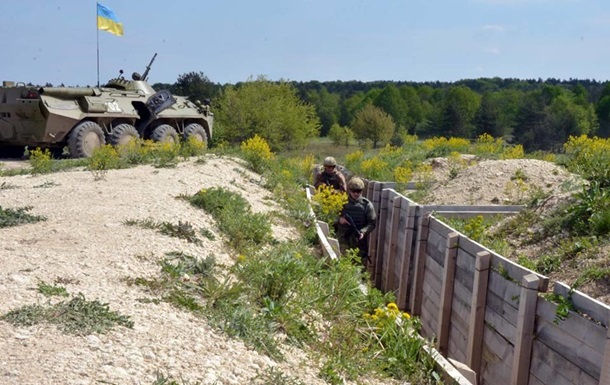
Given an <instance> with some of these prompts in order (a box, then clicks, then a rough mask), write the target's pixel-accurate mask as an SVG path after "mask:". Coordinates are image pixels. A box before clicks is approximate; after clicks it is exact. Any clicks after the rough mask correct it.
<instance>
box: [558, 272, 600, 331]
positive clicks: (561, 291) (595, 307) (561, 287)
mask: <svg viewBox="0 0 610 385" xmlns="http://www.w3.org/2000/svg"><path fill="white" fill-rule="evenodd" d="M553 293H555V294H558V295H561V296H563V297H565V298H569V299H570V301H571V302H572V304H573V305H574V308H575V309H576V310H577V311H578V312H580V313H583V314H586V315H587V316H588V317H591V318H592V319H594V320H595V321H597V322H600V323H601V324H602V325H605V326H609V325H610V306H608V305H606V304H605V303H602V302H600V301H598V300H596V299H595V298H591V297H589V296H588V295H586V294H585V293H582V292H580V291H578V290H574V291H572V290H571V289H570V287H569V286H568V285H566V284H564V283H561V282H555V283H554V285H553Z"/></svg>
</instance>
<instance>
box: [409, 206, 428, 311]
mask: <svg viewBox="0 0 610 385" xmlns="http://www.w3.org/2000/svg"><path fill="white" fill-rule="evenodd" d="M429 222H430V216H429V215H422V216H421V217H420V219H419V222H418V225H417V227H418V230H419V231H418V234H417V241H416V247H417V249H416V253H415V266H414V270H413V291H412V292H411V301H410V304H411V309H410V311H411V314H413V315H419V312H420V309H421V291H422V285H423V282H422V281H423V278H424V267H425V265H426V247H427V244H428V242H427V239H428V223H429Z"/></svg>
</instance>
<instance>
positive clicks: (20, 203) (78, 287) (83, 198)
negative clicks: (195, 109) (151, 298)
mask: <svg viewBox="0 0 610 385" xmlns="http://www.w3.org/2000/svg"><path fill="white" fill-rule="evenodd" d="M0 165H1V166H2V167H4V168H13V167H23V165H24V163H23V162H15V161H11V162H0ZM259 182H260V176H259V175H257V174H254V173H251V172H249V171H247V170H246V169H244V168H243V167H242V166H241V165H240V164H239V163H237V162H236V161H233V160H230V159H227V158H218V157H215V156H213V155H210V156H208V157H207V158H206V162H205V164H200V163H196V162H194V161H190V162H185V163H181V164H179V165H178V166H177V167H176V168H161V169H156V168H153V167H151V166H139V167H136V168H131V169H126V170H110V171H109V172H108V173H107V174H106V176H105V179H103V180H97V181H96V180H94V176H93V174H91V173H90V172H88V171H82V170H80V171H78V170H77V171H67V172H59V173H53V174H48V175H37V176H32V175H24V176H13V177H0V186H1V187H0V206H1V207H2V208H4V209H7V208H14V209H16V208H20V207H24V206H31V207H32V209H31V210H30V211H29V213H30V214H31V215H43V216H45V217H47V220H46V221H43V222H38V223H33V224H26V225H21V226H16V227H9V228H1V229H0V263H1V265H2V270H1V272H0V314H5V313H7V312H8V311H10V310H13V309H16V308H19V307H21V306H24V305H33V304H41V305H43V304H46V303H47V302H48V299H47V298H46V297H44V296H42V295H41V294H40V293H38V291H37V290H36V288H37V286H38V284H39V283H40V282H42V281H44V282H46V283H49V284H53V283H55V282H62V284H61V285H62V286H64V287H65V288H66V289H67V290H68V292H70V293H72V294H76V293H82V294H83V295H84V296H85V298H86V299H87V300H98V301H100V302H102V303H107V304H109V307H110V310H113V311H116V312H118V313H120V314H122V315H128V316H129V317H131V320H132V321H134V324H135V326H134V328H133V329H127V328H124V327H117V328H115V329H113V330H112V331H110V332H109V333H107V334H92V335H89V336H85V337H75V336H71V335H65V334H63V333H62V332H60V331H59V330H57V329H56V328H55V327H54V326H49V325H46V324H43V325H35V326H32V327H14V326H12V325H11V324H9V323H7V322H0V383H1V384H19V385H30V384H31V385H40V384H62V385H63V384H74V385H76V384H78V385H89V384H91V385H93V384H100V383H104V384H138V385H144V384H152V383H153V382H154V381H155V379H156V378H157V377H156V373H157V372H161V373H163V375H165V376H169V377H171V378H173V379H175V380H177V381H180V383H181V384H182V383H183V382H182V381H184V383H185V384H187V383H188V384H194V383H195V382H199V383H201V384H217V385H222V384H245V383H248V382H249V381H250V379H252V378H253V377H254V376H256V375H257V373H259V372H262V371H264V370H265V369H267V368H270V367H276V368H277V369H279V370H281V371H282V372H284V373H285V374H286V375H289V376H292V377H295V378H298V379H300V380H301V381H302V382H303V383H306V384H323V383H324V382H323V381H321V380H320V379H318V378H316V374H317V373H318V370H317V368H316V367H315V365H314V364H313V363H312V362H311V361H310V360H309V359H308V358H307V356H306V355H305V354H304V353H303V352H301V351H298V350H294V349H293V350H290V349H288V348H287V347H285V350H286V352H287V354H286V356H287V360H286V361H285V362H275V361H273V360H271V359H270V358H268V357H266V356H263V355H260V354H258V353H257V352H255V351H252V350H251V349H248V348H247V347H246V346H244V344H243V343H241V342H240V341H239V340H235V339H230V338H227V337H226V336H225V335H223V334H222V333H220V332H219V331H216V330H213V329H212V328H211V327H210V326H208V324H207V323H206V321H205V320H203V319H201V318H197V317H195V316H193V315H191V314H190V313H188V312H185V311H179V310H176V309H175V308H172V307H171V306H170V305H168V304H166V303H159V304H154V303H143V302H142V301H141V299H142V298H145V297H146V294H145V293H144V292H143V291H142V290H140V289H138V287H136V286H129V285H127V283H126V279H127V278H136V277H153V276H157V275H158V274H159V266H158V261H159V260H160V259H161V258H163V257H164V255H165V253H166V252H171V251H182V252H184V253H187V254H189V255H194V256H199V257H202V258H204V257H206V256H208V255H213V256H214V257H215V258H216V260H217V262H218V263H220V264H226V265H230V264H232V263H233V262H232V261H233V259H232V256H230V255H229V254H227V252H226V248H225V247H224V246H223V241H222V238H221V236H220V235H219V234H218V233H217V229H216V228H215V226H214V222H213V220H212V218H211V217H210V216H209V215H208V214H207V213H205V212H204V211H203V210H200V209H196V208H193V207H192V206H190V205H189V204H188V203H187V202H185V201H183V200H180V199H176V197H177V196H179V195H181V194H187V195H192V194H194V193H196V192H197V191H199V190H200V189H202V188H210V187H214V186H222V187H224V188H226V189H229V190H232V191H235V192H238V193H240V194H241V195H242V196H244V197H245V198H246V199H247V200H248V201H249V202H250V204H251V206H252V209H253V211H254V212H269V211H270V210H280V208H279V207H277V205H276V204H274V203H273V201H272V200H270V199H269V198H270V193H269V192H268V191H267V190H265V189H263V188H262V187H261V186H260V183H259ZM148 218H150V219H153V220H154V221H156V222H170V223H172V224H177V223H178V222H179V221H182V222H189V223H191V224H192V225H193V227H195V228H196V229H204V228H205V229H208V230H210V231H211V232H213V233H215V234H216V237H215V240H208V239H205V241H204V244H203V245H200V246H198V245H195V244H193V243H188V242H186V241H185V240H182V239H178V238H173V237H168V236H164V235H162V234H160V233H158V232H157V231H155V230H150V229H143V228H140V227H139V226H126V225H125V224H123V222H124V221H125V220H130V219H131V220H145V219H148ZM273 230H274V234H275V237H276V238H277V239H278V240H289V239H291V237H293V234H294V231H292V229H290V228H288V227H286V226H285V225H284V224H276V225H274V228H273Z"/></svg>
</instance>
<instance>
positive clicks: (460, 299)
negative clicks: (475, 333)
mask: <svg viewBox="0 0 610 385" xmlns="http://www.w3.org/2000/svg"><path fill="white" fill-rule="evenodd" d="M471 304H472V292H471V291H469V290H467V289H466V288H465V287H464V286H462V285H461V284H460V283H459V282H456V283H455V286H454V288H453V304H452V305H451V309H452V311H453V315H452V316H451V323H454V322H458V325H464V328H463V330H462V332H463V333H464V334H465V335H468V323H469V322H470V306H471Z"/></svg>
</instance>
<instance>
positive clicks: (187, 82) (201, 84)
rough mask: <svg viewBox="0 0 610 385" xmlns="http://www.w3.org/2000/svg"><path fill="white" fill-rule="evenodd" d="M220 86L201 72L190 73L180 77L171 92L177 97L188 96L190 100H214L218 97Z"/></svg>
mask: <svg viewBox="0 0 610 385" xmlns="http://www.w3.org/2000/svg"><path fill="white" fill-rule="evenodd" d="M219 89H220V86H218V85H217V84H214V83H212V82H211V81H210V79H208V77H207V76H205V74H204V73H203V72H201V71H199V72H189V73H186V74H182V75H180V76H178V80H177V81H176V84H174V85H173V87H171V88H170V91H171V92H172V93H174V94H176V95H183V96H188V97H189V99H190V100H193V101H195V100H199V101H202V102H203V100H204V99H208V98H209V99H212V98H214V97H216V95H217V94H218V91H219Z"/></svg>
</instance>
